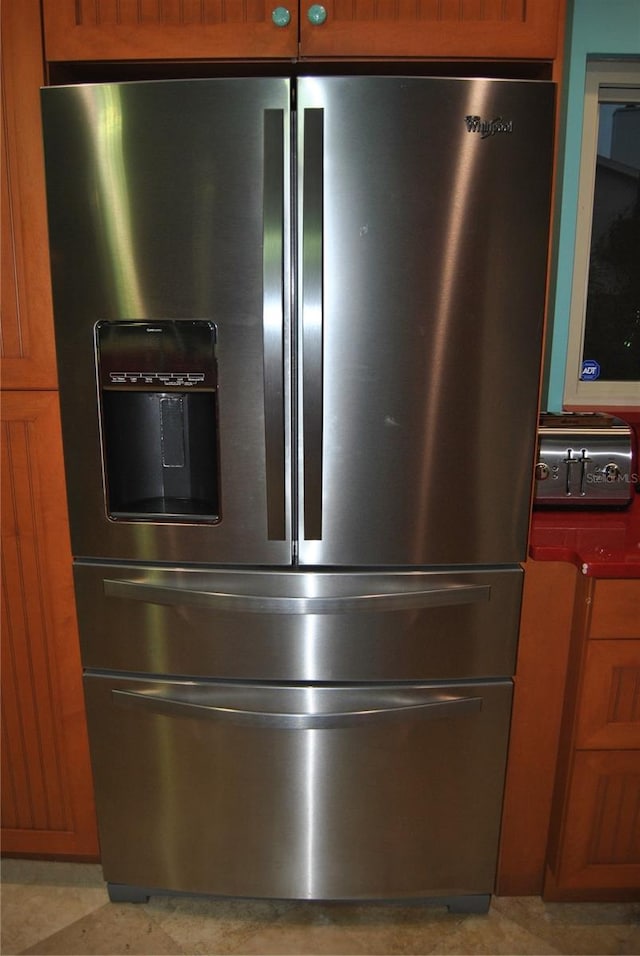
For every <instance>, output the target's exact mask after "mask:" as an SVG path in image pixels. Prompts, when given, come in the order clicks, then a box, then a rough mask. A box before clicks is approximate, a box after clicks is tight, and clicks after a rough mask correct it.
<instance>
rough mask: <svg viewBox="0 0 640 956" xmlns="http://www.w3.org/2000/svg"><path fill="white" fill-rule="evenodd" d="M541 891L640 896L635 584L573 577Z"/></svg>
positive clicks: (639, 650) (638, 595) (563, 895)
mask: <svg viewBox="0 0 640 956" xmlns="http://www.w3.org/2000/svg"><path fill="white" fill-rule="evenodd" d="M568 674H569V678H568V685H567V695H566V699H565V710H564V716H563V727H562V741H561V747H560V754H559V760H558V775H557V779H556V787H555V795H554V804H553V810H552V818H551V829H550V843H549V854H548V866H547V876H546V881H545V887H544V896H545V898H547V899H553V900H561V899H562V900H571V899H576V900H577V899H595V900H626V899H632V900H635V899H640V581H638V580H624V581H618V580H611V581H610V580H595V579H593V578H583V579H581V580H580V581H579V583H578V589H577V595H576V606H575V613H574V623H573V633H572V642H571V650H570V657H569V671H568Z"/></svg>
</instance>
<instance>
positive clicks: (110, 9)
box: [44, 0, 298, 60]
mask: <svg viewBox="0 0 640 956" xmlns="http://www.w3.org/2000/svg"><path fill="white" fill-rule="evenodd" d="M282 5H283V6H286V7H287V9H288V10H289V13H290V17H291V19H290V21H289V23H288V24H286V25H284V26H280V27H279V26H276V24H275V23H274V22H273V21H272V18H271V15H272V12H273V10H274V9H275V8H276V7H277V6H279V3H278V2H277V0H273V2H272V3H268V2H265V0H120V2H115V0H48V2H45V3H44V31H45V49H46V56H47V59H48V60H109V59H111V60H148V59H169V58H170V59H184V60H188V59H194V58H200V57H206V58H213V57H219V58H226V57H229V58H235V57H243V58H252V57H270V58H271V57H293V56H296V54H297V52H298V8H297V3H296V4H293V3H283V4H282Z"/></svg>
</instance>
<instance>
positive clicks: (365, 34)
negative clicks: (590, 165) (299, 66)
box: [300, 0, 563, 59]
mask: <svg viewBox="0 0 640 956" xmlns="http://www.w3.org/2000/svg"><path fill="white" fill-rule="evenodd" d="M312 4H313V0H302V2H301V5H300V50H301V53H302V54H304V55H305V56H436V57H474V58H477V57H480V56H482V57H483V58H484V57H486V58H501V57H507V58H509V59H513V58H516V57H532V58H540V59H553V58H554V57H555V56H556V48H557V42H558V22H559V11H560V8H561V7H562V6H563V4H562V2H561V0H537V2H536V3H526V2H525V0H491V2H486V0H482V2H481V0H416V2H408V0H326V2H324V3H323V6H324V8H325V9H326V11H327V17H326V20H325V21H324V22H323V23H320V24H315V23H313V22H310V20H309V18H308V13H309V9H310V7H311V6H312Z"/></svg>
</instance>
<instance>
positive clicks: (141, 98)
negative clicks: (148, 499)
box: [43, 78, 291, 564]
mask: <svg viewBox="0 0 640 956" xmlns="http://www.w3.org/2000/svg"><path fill="white" fill-rule="evenodd" d="M43 115H44V132H45V143H46V165H47V190H48V200H49V225H50V239H51V257H52V274H53V291H54V302H55V318H56V334H57V349H58V361H59V377H60V390H61V404H62V414H63V426H64V431H65V454H66V471H67V482H68V494H69V501H70V506H71V507H70V514H71V533H72V545H73V551H74V553H75V554H76V555H95V556H108V557H112V558H120V559H137V560H141V559H144V560H150V561H153V560H167V559H172V560H176V561H205V560H206V561H211V562H216V563H238V564H246V563H260V564H289V563H290V561H291V522H290V519H289V518H288V517H287V515H288V513H289V511H290V500H291V481H290V471H291V458H290V441H289V430H290V411H289V410H290V406H291V393H290V388H289V384H288V383H289V377H290V374H289V373H290V347H291V343H290V309H291V303H290V296H289V295H288V294H285V290H287V289H288V288H289V287H290V283H291V278H290V268H291V256H290V243H289V242H288V241H285V237H286V236H288V235H289V229H290V222H289V218H290V200H289V195H290V163H289V161H288V156H289V148H290V143H289V138H290V132H289V130H290V85H289V81H287V80H285V79H276V78H266V79H261V80H246V79H242V80H235V79H234V80H202V81H201V80H184V81H176V82H160V83H157V82H149V83H125V84H106V85H96V86H91V85H90V86H77V87H68V88H50V89H46V90H44V91H43ZM278 140H279V141H278ZM285 157H286V159H285ZM276 286H277V288H276ZM150 319H151V320H158V319H177V320H181V319H187V320H188V319H206V320H207V321H210V322H212V323H213V324H214V325H215V327H216V330H217V345H216V360H217V366H218V392H217V404H218V423H217V426H218V432H219V462H220V465H219V467H220V521H219V523H217V524H207V523H206V522H200V523H199V524H189V523H188V521H187V520H185V521H184V523H180V522H177V521H174V522H173V523H171V524H168V523H163V522H162V520H160V519H159V520H157V521H153V522H151V521H127V520H109V519H108V518H107V516H106V509H105V501H104V489H103V479H102V464H101V449H100V423H99V416H98V401H97V394H96V370H95V361H94V326H95V324H96V323H98V322H100V321H104V320H107V321H118V320H142V321H148V320H150ZM265 396H266V400H267V403H268V406H267V408H268V410H267V409H265Z"/></svg>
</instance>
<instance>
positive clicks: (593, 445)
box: [534, 412, 638, 508]
mask: <svg viewBox="0 0 640 956" xmlns="http://www.w3.org/2000/svg"><path fill="white" fill-rule="evenodd" d="M634 451H635V449H634V433H633V429H632V428H631V427H630V426H629V425H627V424H626V422H623V421H622V420H621V419H619V418H615V417H614V416H612V415H606V414H602V413H600V412H592V413H584V412H575V413H565V414H560V415H553V414H550V413H545V414H543V415H541V416H540V424H539V428H538V458H537V462H536V467H535V490H534V504H536V505H549V506H553V507H555V508H557V507H564V506H576V505H578V506H580V505H582V506H585V507H586V506H591V507H611V506H616V505H617V506H619V507H621V506H624V505H627V504H629V502H630V501H631V499H632V497H633V494H634V492H635V483H636V482H637V480H638V477H637V475H636V474H634V472H633V468H634Z"/></svg>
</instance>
